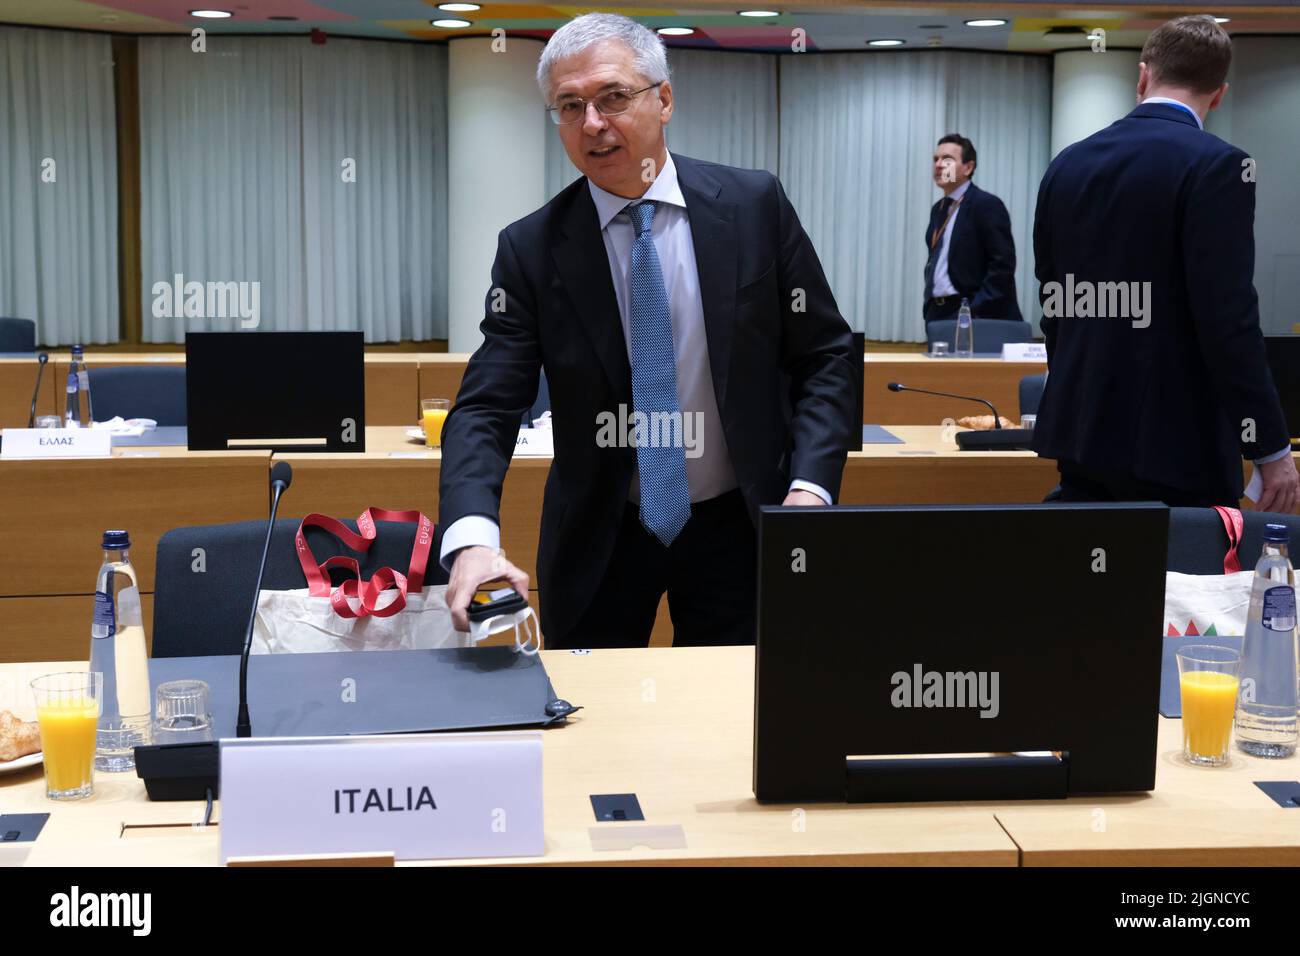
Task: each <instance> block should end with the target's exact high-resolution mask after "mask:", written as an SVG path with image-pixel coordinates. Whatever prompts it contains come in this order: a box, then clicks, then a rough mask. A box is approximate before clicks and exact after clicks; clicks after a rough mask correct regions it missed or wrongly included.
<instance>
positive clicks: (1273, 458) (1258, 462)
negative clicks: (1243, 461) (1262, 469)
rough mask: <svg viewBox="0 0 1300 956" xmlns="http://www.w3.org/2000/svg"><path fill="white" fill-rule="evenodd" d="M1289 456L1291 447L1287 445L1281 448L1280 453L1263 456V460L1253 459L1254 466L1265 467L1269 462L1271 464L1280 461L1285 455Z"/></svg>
mask: <svg viewBox="0 0 1300 956" xmlns="http://www.w3.org/2000/svg"><path fill="white" fill-rule="evenodd" d="M1289 454H1291V446H1290V445H1287V446H1286V447H1285V448H1283V449H1282V450H1281V451H1279V452H1275V453H1274V454H1272V455H1265V456H1264V457H1263V458H1256V459H1255V464H1256V465H1267V464H1268V463H1269V462H1273V461H1281V460H1282V459H1283V458H1285V457H1286V456H1287V455H1289Z"/></svg>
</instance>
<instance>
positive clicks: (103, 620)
mask: <svg viewBox="0 0 1300 956" xmlns="http://www.w3.org/2000/svg"><path fill="white" fill-rule="evenodd" d="M103 544H104V563H103V565H101V566H100V569H99V578H98V580H97V581H96V582H95V611H94V617H93V619H92V621H91V625H90V669H91V671H98V672H100V673H101V674H103V675H104V692H103V704H104V706H103V710H102V712H101V713H100V716H99V733H98V737H97V740H96V742H95V769H96V770H106V771H109V772H118V771H125V770H132V769H134V768H135V748H136V747H139V746H141V745H143V744H147V743H149V737H150V734H149V726H150V719H151V716H152V708H151V706H150V693H149V657H148V652H147V650H146V649H145V641H144V614H143V612H142V609H141V607H140V585H139V580H138V579H137V578H136V574H135V568H133V567H132V566H131V556H130V550H129V549H130V547H131V539H130V536H129V535H128V534H127V533H126V532H125V531H105V532H104V542H103Z"/></svg>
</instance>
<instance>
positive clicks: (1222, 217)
mask: <svg viewBox="0 0 1300 956" xmlns="http://www.w3.org/2000/svg"><path fill="white" fill-rule="evenodd" d="M1246 158H1247V157H1246V154H1245V153H1244V152H1242V151H1241V150H1240V149H1237V148H1236V147H1235V146H1231V145H1229V144H1228V143H1225V142H1224V141H1223V140H1221V139H1219V138H1218V137H1217V136H1214V135H1212V134H1210V133H1206V132H1203V131H1202V130H1200V129H1199V128H1198V127H1197V125H1196V120H1195V118H1194V117H1193V116H1192V115H1191V114H1190V113H1188V112H1187V111H1186V110H1183V109H1180V108H1179V107H1176V106H1169V105H1166V104H1154V103H1153V104H1149V105H1143V106H1139V107H1138V108H1137V109H1135V110H1133V112H1131V113H1129V114H1128V116H1126V117H1124V118H1123V119H1121V120H1119V121H1117V122H1115V123H1113V124H1112V125H1111V126H1109V127H1107V128H1106V129H1104V130H1101V131H1100V132H1098V133H1094V134H1093V135H1092V136H1089V137H1088V138H1087V139H1085V140H1082V141H1081V142H1078V143H1075V144H1074V145H1073V146H1070V147H1068V148H1066V149H1064V150H1062V151H1061V153H1060V155H1058V156H1057V157H1056V159H1055V160H1053V161H1052V164H1051V165H1050V166H1049V167H1048V169H1047V173H1046V175H1044V176H1043V182H1042V185H1041V186H1040V187H1039V191H1038V210H1037V214H1036V216H1035V221H1034V256H1035V260H1036V262H1035V273H1036V274H1037V276H1038V280H1039V282H1040V283H1042V284H1043V285H1041V286H1040V299H1041V300H1042V301H1043V303H1044V313H1045V314H1044V318H1043V323H1042V327H1043V332H1044V333H1045V335H1046V337H1047V355H1048V366H1049V374H1048V377H1047V388H1046V390H1045V392H1044V394H1043V400H1042V403H1041V405H1040V406H1039V409H1038V425H1037V428H1036V429H1035V431H1034V449H1035V450H1036V451H1037V452H1038V453H1039V454H1040V455H1043V456H1044V457H1047V458H1055V459H1058V460H1066V461H1073V462H1076V463H1078V464H1080V465H1082V466H1084V467H1086V468H1089V469H1091V470H1095V471H1104V472H1110V473H1114V474H1118V475H1124V476H1130V477H1133V478H1137V479H1138V480H1141V481H1148V482H1156V483H1159V484H1162V485H1167V486H1169V487H1172V488H1178V489H1183V490H1186V491H1191V492H1197V493H1200V494H1202V495H1204V496H1206V497H1208V498H1211V499H1213V500H1217V501H1220V502H1222V503H1224V504H1229V503H1235V502H1236V501H1237V500H1238V499H1239V498H1240V497H1241V491H1242V457H1243V456H1245V457H1246V458H1260V457H1263V456H1265V455H1269V454H1272V453H1274V452H1277V451H1280V450H1281V449H1282V448H1284V447H1287V445H1288V435H1287V430H1286V426H1285V423H1284V421H1283V417H1282V409H1281V406H1280V404H1279V402H1278V398H1277V393H1276V391H1275V390H1274V388H1273V380H1272V377H1271V376H1270V375H1269V370H1268V364H1267V362H1266V360H1265V355H1264V340H1263V336H1262V334H1261V333H1260V328H1259V308H1258V300H1257V297H1256V294H1255V287H1254V285H1253V281H1252V280H1253V277H1254V273H1255V237H1254V231H1253V230H1254V219H1255V184H1254V182H1253V181H1252V182H1247V181H1245V178H1244V177H1243V172H1244V166H1243V162H1244V161H1245V160H1246ZM1067 276H1072V277H1073V279H1072V280H1068V279H1067ZM1067 281H1072V282H1073V284H1074V287H1075V288H1076V289H1079V288H1080V286H1079V283H1081V282H1089V283H1094V284H1097V283H1115V282H1127V283H1133V282H1138V283H1144V282H1145V283H1150V297H1149V302H1148V303H1147V310H1148V311H1147V316H1146V317H1145V318H1134V319H1132V320H1130V319H1126V318H1122V317H1121V318H1101V317H1092V318H1080V317H1068V316H1056V317H1051V316H1047V315H1046V311H1047V308H1048V307H1049V306H1048V298H1047V295H1046V294H1045V293H1047V292H1050V291H1051V290H1050V289H1049V288H1048V287H1047V285H1046V284H1048V283H1060V284H1062V286H1064V285H1065V284H1066V283H1067ZM1131 288H1132V287H1131V286H1130V289H1131ZM1139 288H1140V287H1139ZM1108 297H1109V294H1108ZM1077 301H1078V300H1077V297H1076V302H1077ZM1111 311H1115V310H1111ZM1132 312H1133V310H1132V308H1131V307H1130V314H1131V313H1132ZM1135 323H1136V324H1138V325H1142V324H1145V323H1149V324H1147V325H1146V327H1145V328H1141V327H1135ZM1249 439H1253V440H1249Z"/></svg>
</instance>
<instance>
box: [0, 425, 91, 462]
mask: <svg viewBox="0 0 1300 956" xmlns="http://www.w3.org/2000/svg"><path fill="white" fill-rule="evenodd" d="M112 453H113V436H112V435H111V434H110V433H109V432H108V430H107V429H102V430H101V429H95V428H6V429H5V430H4V441H3V442H2V443H0V458H108V457H109V456H110V455H112Z"/></svg>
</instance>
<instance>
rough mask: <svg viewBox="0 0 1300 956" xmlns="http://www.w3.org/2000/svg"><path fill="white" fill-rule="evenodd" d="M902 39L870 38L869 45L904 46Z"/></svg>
mask: <svg viewBox="0 0 1300 956" xmlns="http://www.w3.org/2000/svg"><path fill="white" fill-rule="evenodd" d="M902 45H903V41H902V40H868V41H867V46H902Z"/></svg>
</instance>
